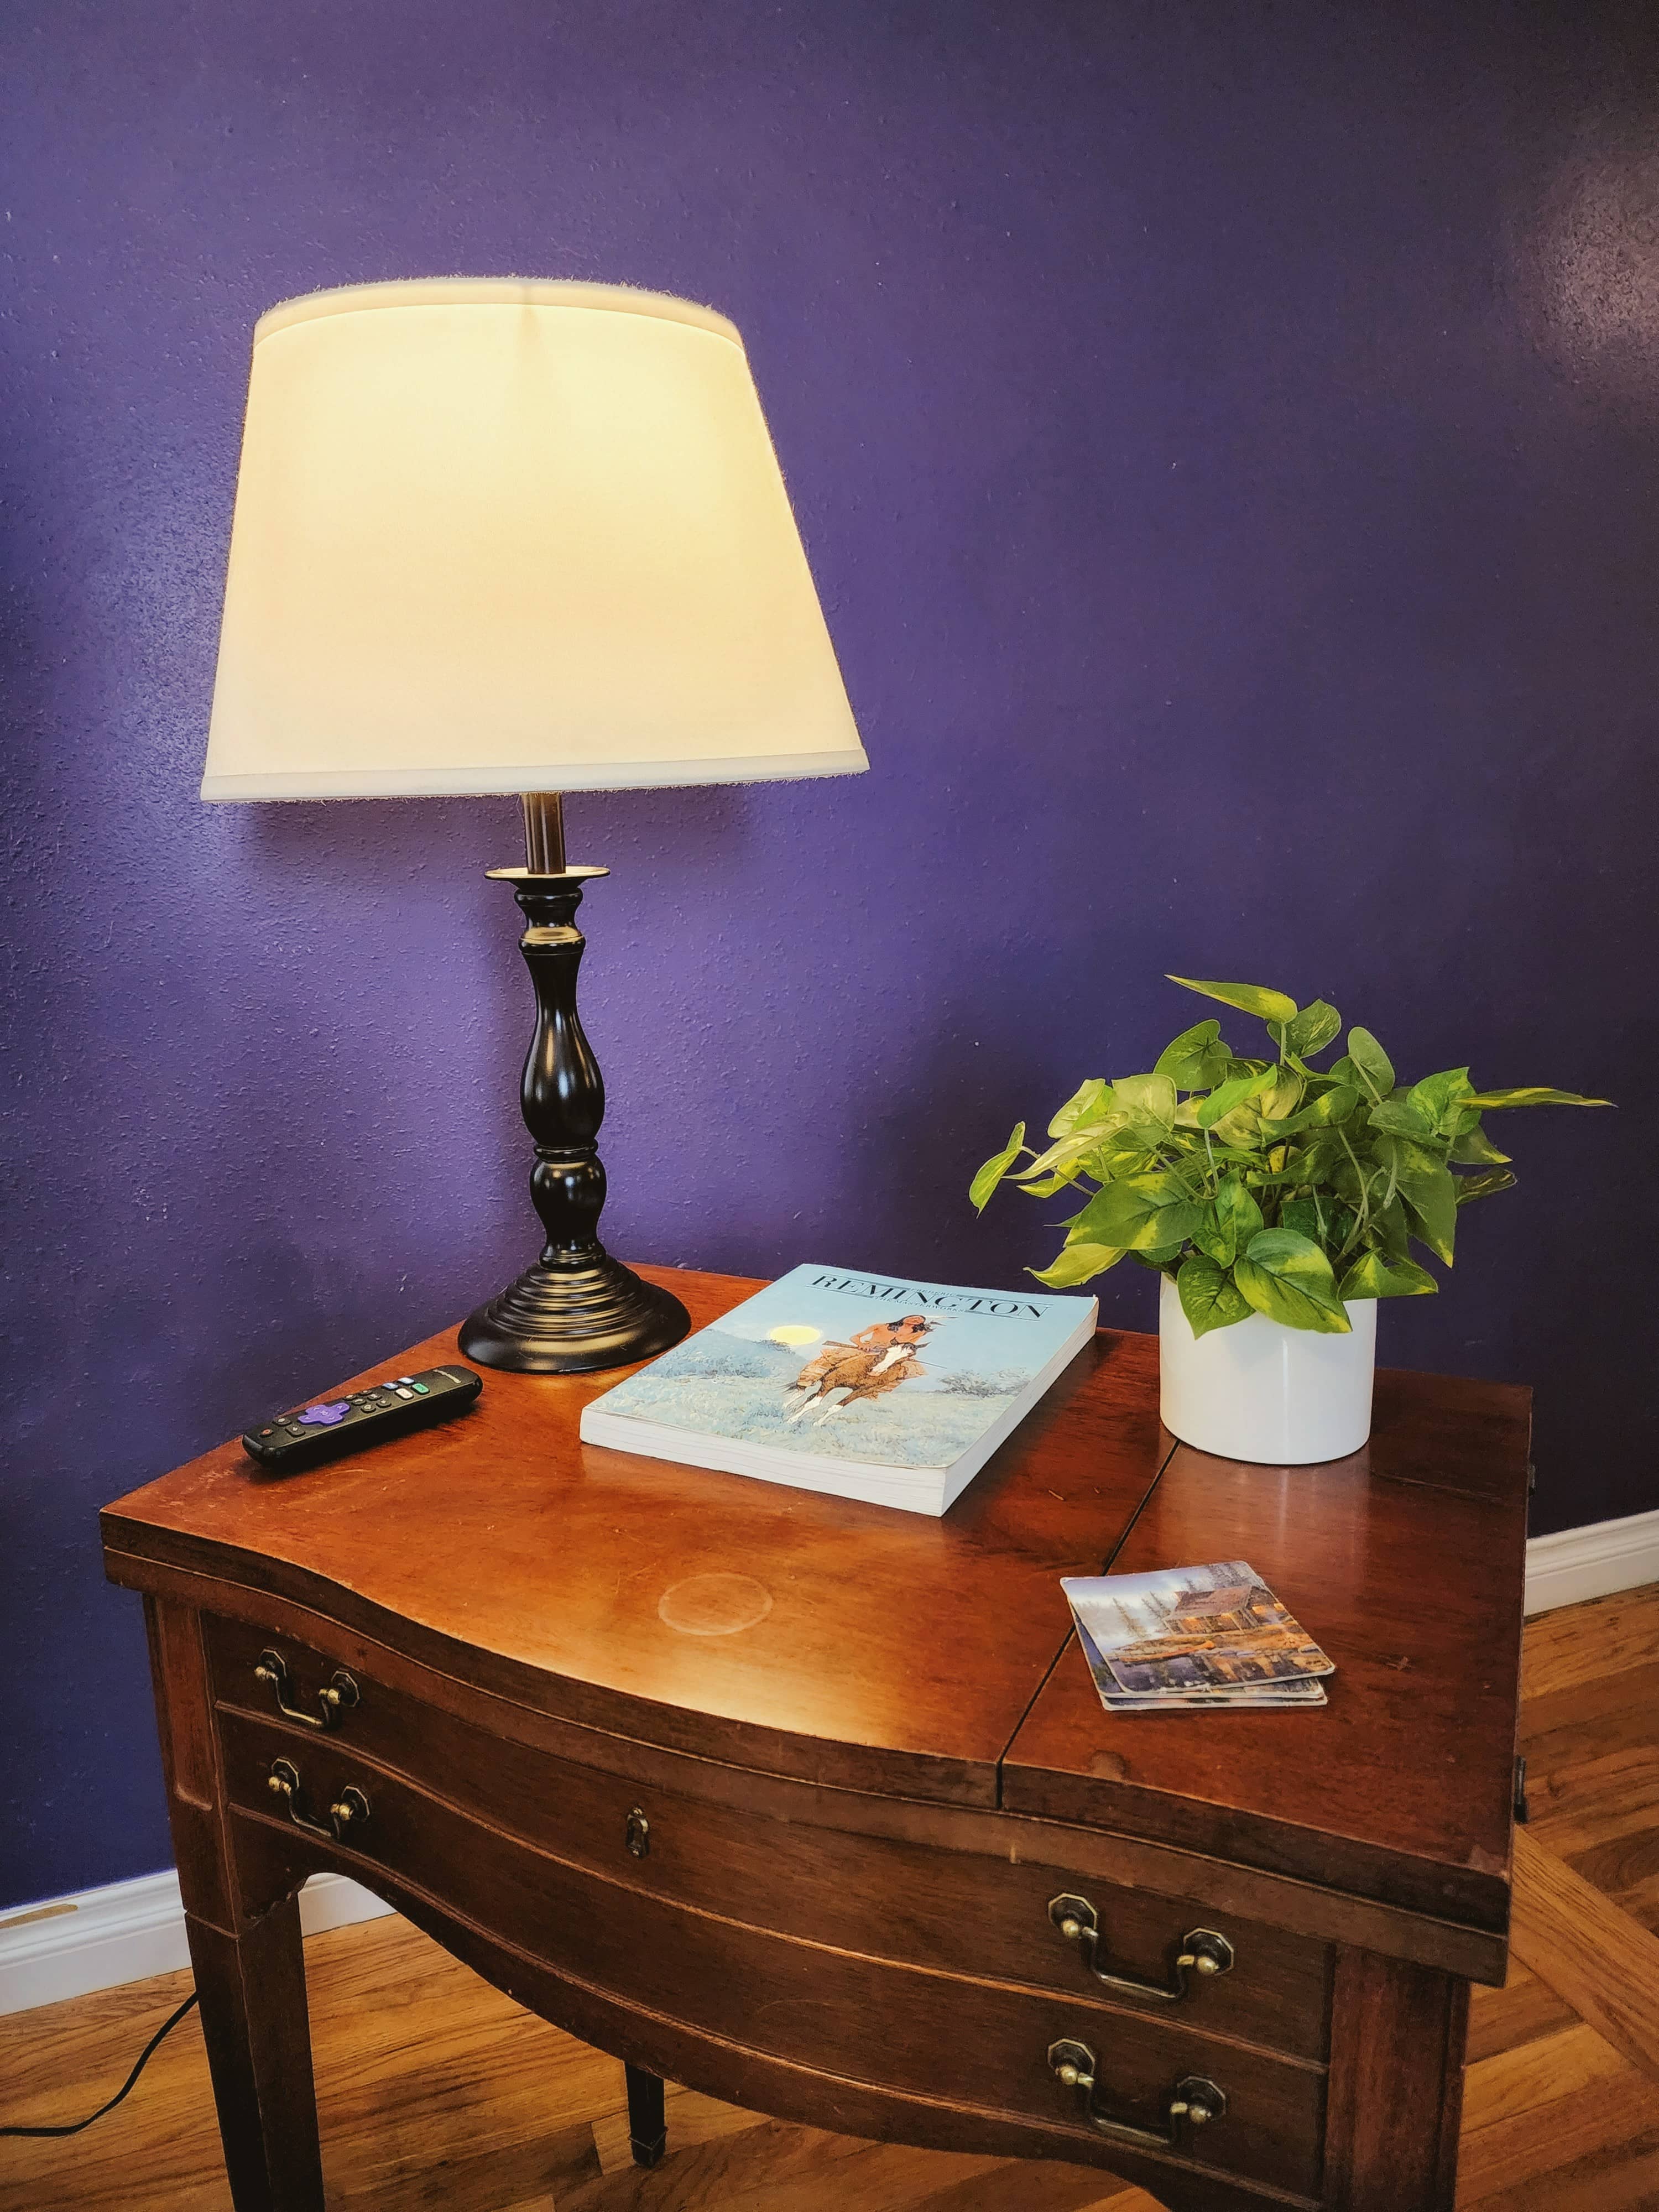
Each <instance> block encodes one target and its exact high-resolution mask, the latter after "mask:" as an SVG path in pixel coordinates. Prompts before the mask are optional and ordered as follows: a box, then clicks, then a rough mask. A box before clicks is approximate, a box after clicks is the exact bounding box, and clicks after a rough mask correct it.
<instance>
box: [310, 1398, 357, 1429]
mask: <svg viewBox="0 0 1659 2212" xmlns="http://www.w3.org/2000/svg"><path fill="white" fill-rule="evenodd" d="M350 1403H351V1401H350V1400H349V1398H333V1399H331V1400H329V1401H327V1403H325V1404H323V1405H318V1406H307V1407H306V1409H305V1411H304V1413H301V1416H300V1419H301V1421H303V1422H304V1423H305V1425H306V1426H307V1428H308V1429H331V1428H332V1427H333V1426H334V1425H335V1423H336V1422H337V1421H343V1420H344V1419H345V1417H346V1409H347V1407H349V1405H350Z"/></svg>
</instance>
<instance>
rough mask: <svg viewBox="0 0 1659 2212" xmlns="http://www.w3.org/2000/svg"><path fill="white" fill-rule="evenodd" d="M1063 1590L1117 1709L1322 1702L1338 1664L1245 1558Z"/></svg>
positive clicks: (1080, 1582) (1100, 1686)
mask: <svg viewBox="0 0 1659 2212" xmlns="http://www.w3.org/2000/svg"><path fill="white" fill-rule="evenodd" d="M1060 1588H1061V1589H1063V1590H1064V1591H1065V1593H1066V1601H1067V1602H1068V1603H1069V1604H1070V1606H1071V1608H1072V1617H1073V1620H1074V1621H1075V1622H1076V1624H1077V1631H1078V1641H1079V1645H1080V1646H1081V1648H1082V1650H1083V1655H1084V1657H1085V1659H1086V1660H1087V1662H1088V1665H1089V1671H1090V1673H1091V1675H1092V1676H1093V1677H1094V1683H1095V1688H1096V1689H1097V1692H1099V1695H1100V1700H1101V1703H1102V1704H1103V1705H1104V1706H1105V1707H1106V1709H1107V1711H1109V1712H1143V1713H1145V1712H1178V1711H1191V1710H1192V1709H1193V1708H1194V1707H1196V1706H1206V1707H1208V1708H1210V1709H1211V1710H1212V1711H1241V1710H1242V1711H1266V1710H1270V1709H1286V1708H1289V1707H1291V1706H1296V1705H1323V1704H1324V1703H1325V1702H1326V1699H1325V1690H1324V1685H1323V1683H1322V1681H1321V1680H1320V1679H1319V1677H1321V1676H1322V1675H1327V1674H1333V1673H1334V1672H1335V1668H1334V1666H1333V1663H1332V1662H1331V1661H1330V1660H1329V1659H1328V1657H1327V1656H1326V1655H1325V1654H1324V1652H1323V1651H1322V1650H1320V1648H1319V1646H1318V1645H1317V1644H1316V1643H1315V1642H1314V1641H1313V1639H1312V1638H1311V1637H1310V1635H1309V1634H1308V1632H1307V1631H1306V1630H1305V1629H1304V1627H1303V1626H1302V1625H1301V1623H1300V1622H1299V1621H1297V1620H1296V1618H1295V1617H1294V1615H1293V1614H1292V1613H1291V1612H1290V1610H1289V1608H1288V1607H1285V1605H1283V1604H1281V1602H1280V1601H1279V1599H1278V1598H1276V1597H1275V1596H1274V1595H1273V1592H1272V1591H1271V1590H1270V1589H1268V1588H1267V1584H1266V1583H1264V1582H1263V1581H1262V1579H1261V1576H1260V1575H1258V1574H1257V1573H1256V1571H1255V1569H1254V1568H1253V1567H1251V1566H1249V1565H1247V1564H1246V1562H1245V1561H1243V1560H1242V1559H1225V1560H1221V1561H1218V1562H1212V1564H1211V1565H1206V1566H1200V1567H1164V1568H1160V1569H1158V1570H1157V1571H1154V1572H1152V1573H1151V1574H1144V1575H1072V1576H1064V1577H1061V1581H1060Z"/></svg>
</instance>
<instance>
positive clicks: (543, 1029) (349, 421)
mask: <svg viewBox="0 0 1659 2212" xmlns="http://www.w3.org/2000/svg"><path fill="white" fill-rule="evenodd" d="M868 765H869V763H868V762H867V761H866V758H865V755H864V750H863V747H862V746H861V744H860V742H859V736H858V732H857V730H856V729H855V728H854V723H853V717H852V713H851V710H850V708H848V702H847V695H846V692H845V690H844V689H843V688H842V680H841V676H840V673H839V671H838V670H837V667H836V656H835V651H834V648H833V647H832V646H831V644H830V642H829V633H828V631H827V629H825V627H824V622H823V613H822V611H821V610H820V608H819V605H818V601H817V593H816V592H815V591H814V589H813V586H812V580H811V574H809V572H808V569H807V565H806V556H805V552H804V551H803V550H802V547H801V543H800V538H799V532H797V530H796V528H795V523H794V518H793V514H792V513H791V512H790V507H789V501H788V495H787V493H786V491H785V489H784V485H783V478H782V477H781V473H780V471H779V469H778V464H777V460H776V459H775V455H774V453H773V451H772V445H771V441H770V439H769V436H768V435H767V429H766V423H765V421H764V418H763V416H762V413H761V408H760V402H759V399H758V398H757V394H756V391H755V386H754V380H753V379H752V377H751V376H750V370H749V363H748V360H747V358H746V356H745V355H744V349H743V341H742V339H741V338H740V337H739V336H738V332H737V331H736V330H735V329H734V328H733V326H732V324H730V323H729V322H727V321H726V319H725V318H724V317H723V316H721V315H717V314H715V313H712V312H711V311H710V310H709V309H708V308H707V307H695V306H693V305H692V304H691V303H690V301H685V300H676V299H670V298H666V297H664V296H662V295H658V294H656V293H651V292H636V291H633V290H629V289H625V288H623V287H621V286H615V285H608V284H584V283H558V282H521V281H520V280H518V279H516V278H500V277H494V278H471V277H468V278H442V279H438V278H433V279H423V280H421V281H417V282H413V283H388V284H364V285H356V286H351V287H349V288H347V289H343V290H340V291H331V292H319V293H314V294H313V295H310V296H309V297H307V298H306V299H301V300H294V301H288V302H287V303H286V304H285V305H283V306H281V307H276V308H273V309H272V310H271V312H270V313H269V314H267V315H264V316H263V317H262V318H261V319H260V321H259V322H258V325H257V326H256V328H255V331H254V339H253V367H252V378H251V381H250V385H249V391H248V404H247V417H246V426H245V428H244V432H243V440H242V458H241V469H240V477H239V480H238V483H237V489H236V509H235V516H234V522H233V525H232V529H231V540H230V562H229V569H228V576H227V580H226V585H225V605H224V620H223V627H222V634H221V639H220V647H219V665H218V674H217V678H216V684H215V687H214V695H213V718H212V725H211V728H210V733H209V738H208V751H207V766H206V771H205V774H204V777H203V781H202V796H203V798H204V799H373V798H385V797H391V796H398V797H402V796H407V795H410V794H420V795H439V794H449V793H489V792H511V793H519V794H520V795H522V799H523V809H524V828H525V864H524V866H522V867H521V868H492V869H490V870H489V874H490V875H492V876H494V877H496V878H500V879H501V881H503V882H506V883H509V884H512V886H513V896H514V897H515V899H516V900H517V902H518V904H519V906H520V909H521V910H522V913H523V915H524V918H525V923H526V927H525V930H524V934H523V936H522V937H521V938H520V951H522V952H523V954H524V957H525V959H526V962H527V963H528V964H529V968H530V973H531V978H532V982H533V984H534V987H535V994H536V1008H537V1018H536V1028H535V1034H534V1036H533V1037H532V1042H531V1048H530V1056H529V1058H528V1060H526V1063H525V1071H524V1080H523V1085H522V1090H521V1098H522V1103H523V1107H524V1117H525V1121H526V1124H527V1125H528V1127H529V1130H530V1134H531V1137H532V1140H533V1142H534V1145H535V1152H536V1159H535V1166H534V1169H533V1170H532V1176H531V1193H532V1198H533V1200H534V1202H535V1206H536V1211H537V1212H538V1215H539V1216H540V1218H541V1223H542V1227H543V1230H544V1234H545V1243H544V1249H543V1250H542V1254H541V1257H540V1258H539V1260H538V1261H536V1263H535V1265H534V1266H532V1267H530V1268H528V1269H527V1270H526V1273H523V1274H522V1275H520V1277H519V1278H518V1279H517V1281H516V1282H513V1284H511V1285H508V1287H507V1289H506V1290H504V1291H502V1292H501V1295H500V1296H499V1297H495V1298H493V1299H491V1300H490V1301H489V1304H487V1305H483V1306H481V1307H480V1308H479V1309H478V1310H477V1312H475V1313H473V1314H472V1315H471V1316H469V1318H468V1319H467V1321H466V1322H465V1325H464V1326H463V1328H462V1330H461V1337H460V1343H461V1349H462V1350H463V1352H465V1354H466V1355H467V1357H468V1358H471V1359H474V1360H477V1361H478V1362H480V1363H482V1364H483V1365H485V1366H489V1367H505V1368H514V1369H519V1370H528V1371H531V1372H535V1373H559V1372H580V1371H586V1370H593V1369H596V1368H605V1367H614V1366H619V1365H621V1364H623V1363H625V1362H627V1361H629V1360H635V1359H641V1358H647V1357H648V1356H649V1355H650V1354H652V1353H653V1352H660V1351H662V1350H664V1349H665V1347H666V1346H669V1345H671V1344H673V1343H676V1342H677V1341H678V1339H679V1338H680V1337H682V1336H683V1335H684V1334H685V1331H686V1329H687V1328H688V1327H689V1326H690V1322H689V1320H688V1317H687V1315H686V1312H685V1309H684V1307H683V1306H682V1305H681V1304H679V1302H678V1300H677V1299H675V1298H672V1297H669V1296H668V1295H667V1293H666V1292H665V1291H661V1290H659V1289H657V1288H656V1287H655V1286H654V1285H651V1284H647V1283H645V1282H642V1281H641V1279H640V1278H639V1277H638V1276H637V1275H635V1274H633V1273H630V1272H629V1269H628V1268H626V1267H623V1266H621V1265H620V1263H619V1262H618V1261H615V1260H613V1259H612V1258H611V1256H610V1255H609V1254H608V1253H607V1252H606V1251H605V1247H604V1246H603V1245H602V1244H601V1243H600V1242H599V1233H598V1228H599V1211H600V1208H601V1207H602V1206H603V1205H604V1203H605V1170H604V1168H603V1167H602V1166H601V1164H600V1163H599V1151H598V1146H597V1141H596V1140H597V1138H598V1134H599V1122H600V1118H601V1116H602V1115H603V1113H604V1110H605V1088H604V1085H603V1083H602V1081H601V1079H600V1076H599V1066H598V1064H597V1062H596V1061H595V1060H594V1057H593V1054H592V1048H591V1047H590V1046H589V1044H588V1042H587V1040H586V1037H585V1036H583V1034H582V1028H581V1023H580V1019H579V1018H578V1016H577V1012H576V970H577V967H578V965H579V963H580V959H581V955H582V949H583V945H584V941H585V940H584V939H583V937H582V935H581V933H580V930H578V928H577V927H576V926H575V914H576V909H577V908H578V906H579V905H580V902H581V897H582V891H583V889H584V887H585V885H586V884H589V883H591V882H592V880H593V879H594V878H597V877H600V876H603V875H605V873H606V872H607V871H606V870H605V869H604V868H595V867H572V866H567V865H566V861H565V850H564V827H563V816H562V805H561V799H560V797H559V795H558V794H560V793H564V792H568V791H598V790H607V791H608V790H620V789H626V788H633V787H648V786H656V785H664V784H697V783H752V782H759V781H767V780H770V779H775V778H780V777H794V776H817V775H852V774H856V773H858V772H859V771H860V770H861V769H865V768H867V767H868Z"/></svg>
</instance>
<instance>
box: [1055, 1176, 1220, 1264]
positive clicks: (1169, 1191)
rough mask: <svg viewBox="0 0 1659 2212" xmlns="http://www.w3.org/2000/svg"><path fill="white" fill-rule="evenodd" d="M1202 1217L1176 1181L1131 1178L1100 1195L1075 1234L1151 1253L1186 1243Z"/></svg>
mask: <svg viewBox="0 0 1659 2212" xmlns="http://www.w3.org/2000/svg"><path fill="white" fill-rule="evenodd" d="M1203 1218H1204V1208H1203V1206H1201V1205H1200V1204H1198V1203H1197V1202H1196V1201H1195V1200H1192V1199H1190V1198H1188V1195H1187V1194H1186V1192H1185V1191H1184V1190H1183V1189H1182V1186H1181V1185H1180V1184H1179V1183H1178V1182H1176V1179H1175V1177H1174V1176H1171V1175H1135V1176H1124V1177H1123V1178H1122V1179H1121V1181H1119V1182H1109V1183H1108V1184H1107V1186H1106V1188H1105V1189H1104V1190H1101V1191H1097V1192H1096V1193H1095V1195H1094V1196H1093V1197H1092V1198H1091V1200H1089V1203H1088V1204H1087V1206H1085V1207H1084V1209H1083V1211H1082V1212H1081V1213H1080V1214H1079V1216H1078V1218H1077V1220H1076V1222H1075V1223H1074V1224H1073V1234H1074V1235H1076V1236H1077V1237H1079V1239H1082V1238H1085V1237H1088V1238H1095V1239H1098V1241H1099V1242H1100V1243H1103V1244H1115V1245H1116V1246H1118V1247H1119V1249H1121V1250H1123V1251H1133V1252H1152V1251H1155V1250H1157V1249H1158V1247H1159V1246H1160V1245H1163V1244H1184V1243H1186V1241H1187V1239H1188V1237H1190V1236H1191V1235H1192V1233H1193V1231H1194V1230H1195V1229H1196V1228H1197V1227H1198V1225H1199V1224H1200V1222H1201V1221H1202V1220H1203Z"/></svg>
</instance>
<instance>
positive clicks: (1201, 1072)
mask: <svg viewBox="0 0 1659 2212" xmlns="http://www.w3.org/2000/svg"><path fill="white" fill-rule="evenodd" d="M1231 1058H1232V1054H1231V1053H1230V1052H1229V1051H1228V1049H1227V1048H1226V1046H1225V1044H1224V1043H1223V1042H1222V1041H1221V1024H1220V1023H1219V1022H1214V1021H1211V1022H1194V1024H1193V1026H1192V1028H1191V1029H1189V1030H1182V1032H1181V1035H1180V1036H1178V1037H1176V1038H1175V1039H1174V1040H1173V1041H1172V1042H1170V1043H1169V1044H1166V1045H1165V1046H1164V1049H1163V1051H1162V1052H1161V1053H1159V1054H1158V1060H1157V1064H1156V1065H1155V1066H1154V1067H1153V1069H1152V1073H1153V1074H1154V1075H1167V1076H1168V1077H1169V1079H1170V1082H1171V1083H1173V1084H1174V1085H1175V1086H1176V1090H1177V1091H1208V1090H1209V1089H1210V1088H1211V1087H1212V1085H1215V1084H1218V1083H1220V1082H1222V1081H1223V1080H1224V1079H1225V1077H1226V1075H1227V1073H1228V1067H1227V1063H1228V1061H1229V1060H1231Z"/></svg>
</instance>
